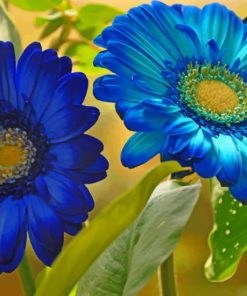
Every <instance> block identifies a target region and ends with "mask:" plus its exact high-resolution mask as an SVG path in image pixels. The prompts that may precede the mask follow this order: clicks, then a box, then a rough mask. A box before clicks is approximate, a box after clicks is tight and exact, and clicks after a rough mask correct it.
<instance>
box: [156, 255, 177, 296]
mask: <svg viewBox="0 0 247 296" xmlns="http://www.w3.org/2000/svg"><path fill="white" fill-rule="evenodd" d="M160 286H161V287H160V290H161V295H162V296H177V292H176V279H175V271H174V259H173V254H171V255H170V256H169V257H168V258H167V259H166V261H165V262H163V263H162V264H161V266H160Z"/></svg>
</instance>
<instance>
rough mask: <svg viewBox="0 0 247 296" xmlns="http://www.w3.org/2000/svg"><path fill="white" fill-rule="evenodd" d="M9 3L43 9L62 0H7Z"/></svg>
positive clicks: (24, 7)
mask: <svg viewBox="0 0 247 296" xmlns="http://www.w3.org/2000/svg"><path fill="white" fill-rule="evenodd" d="M8 1H9V2H10V3H12V4H14V5H16V6H18V7H20V8H22V9H25V10H31V11H44V10H48V9H51V8H55V7H57V6H58V5H59V4H60V3H61V2H62V0H8Z"/></svg>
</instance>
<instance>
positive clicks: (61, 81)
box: [0, 42, 108, 272]
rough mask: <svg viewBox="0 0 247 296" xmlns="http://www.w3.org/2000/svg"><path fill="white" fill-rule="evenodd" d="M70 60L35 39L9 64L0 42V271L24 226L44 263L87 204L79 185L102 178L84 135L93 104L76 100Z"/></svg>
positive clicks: (16, 251) (81, 84)
mask: <svg viewBox="0 0 247 296" xmlns="http://www.w3.org/2000/svg"><path fill="white" fill-rule="evenodd" d="M71 67H72V63H71V60H70V59H69V58H68V57H61V58H59V57H58V56H57V54H56V52H55V51H54V50H52V49H48V50H45V51H42V49H41V46H40V44H39V43H32V44H31V45H29V46H28V47H27V48H26V49H25V51H24V52H23V54H22V55H21V57H20V59H19V61H18V63H17V66H16V63H15V54H14V48H13V45H12V43H10V42H6V43H4V42H0V197H1V200H0V217H1V219H0V272H11V271H13V270H14V269H15V268H16V267H17V266H18V264H19V263H20V261H21V259H22V257H23V253H24V250H25V246H26V240H27V233H28V235H29V238H30V241H31V244H32V246H33V249H34V251H35V252H36V254H37V256H38V257H39V258H40V260H42V261H43V263H45V264H46V265H51V263H52V262H53V260H54V259H55V257H56V256H57V255H58V254H59V252H60V251H61V248H62V246H63V239H64V232H67V233H69V234H71V235H75V234H76V233H77V232H78V231H79V230H80V229H81V227H82V223H83V222H84V221H85V220H86V219H87V218H88V212H89V211H91V210H92V209H93V207H94V202H93V199H92V197H91V195H90V193H89V191H88V189H87V187H86V186H85V184H88V183H94V182H97V181H99V180H101V179H103V178H105V177H106V170H107V168H108V162H107V161H106V159H105V158H104V157H103V156H102V155H101V151H102V150H103V145H102V143H101V142H100V141H99V140H97V139H95V138H93V137H91V136H89V135H86V134H84V133H85V131H86V130H88V129H89V128H90V127H91V126H93V125H94V124H95V122H96V121H97V119H98V116H99V111H98V110H97V109H96V108H94V107H87V106H83V105H82V102H83V99H84V97H85V95H86V92H87V87H88V81H87V78H86V76H85V75H84V74H82V73H71Z"/></svg>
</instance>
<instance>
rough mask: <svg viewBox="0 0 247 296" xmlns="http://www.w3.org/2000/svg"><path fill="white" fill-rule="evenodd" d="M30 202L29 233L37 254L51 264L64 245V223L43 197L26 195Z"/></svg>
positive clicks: (47, 263)
mask: <svg viewBox="0 0 247 296" xmlns="http://www.w3.org/2000/svg"><path fill="white" fill-rule="evenodd" d="M26 200H27V202H28V221H29V224H28V233H29V237H30V241H31V244H32V246H33V249H34V251H35V253H36V254H37V256H38V257H39V258H40V260H42V261H43V262H44V263H45V264H46V265H49V266H50V265H51V263H52V262H53V260H54V259H55V257H56V256H57V255H58V253H59V252H60V251H61V248H62V245H63V232H64V228H63V224H62V222H61V221H60V219H59V218H58V216H57V215H56V213H55V212H54V211H53V209H52V208H51V207H50V206H49V204H48V203H46V202H45V201H44V200H43V199H42V198H40V197H39V196H35V195H28V196H26Z"/></svg>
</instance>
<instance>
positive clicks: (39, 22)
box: [35, 11, 63, 27]
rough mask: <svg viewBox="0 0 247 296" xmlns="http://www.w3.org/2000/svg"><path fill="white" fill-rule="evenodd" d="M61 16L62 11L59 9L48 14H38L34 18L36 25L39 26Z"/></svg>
mask: <svg viewBox="0 0 247 296" xmlns="http://www.w3.org/2000/svg"><path fill="white" fill-rule="evenodd" d="M61 17H63V13H62V12H60V11H56V12H53V13H51V14H48V15H46V16H38V17H36V19H35V25H36V26H37V27H41V26H43V25H45V24H48V23H49V22H51V21H53V20H56V19H59V18H61Z"/></svg>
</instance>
